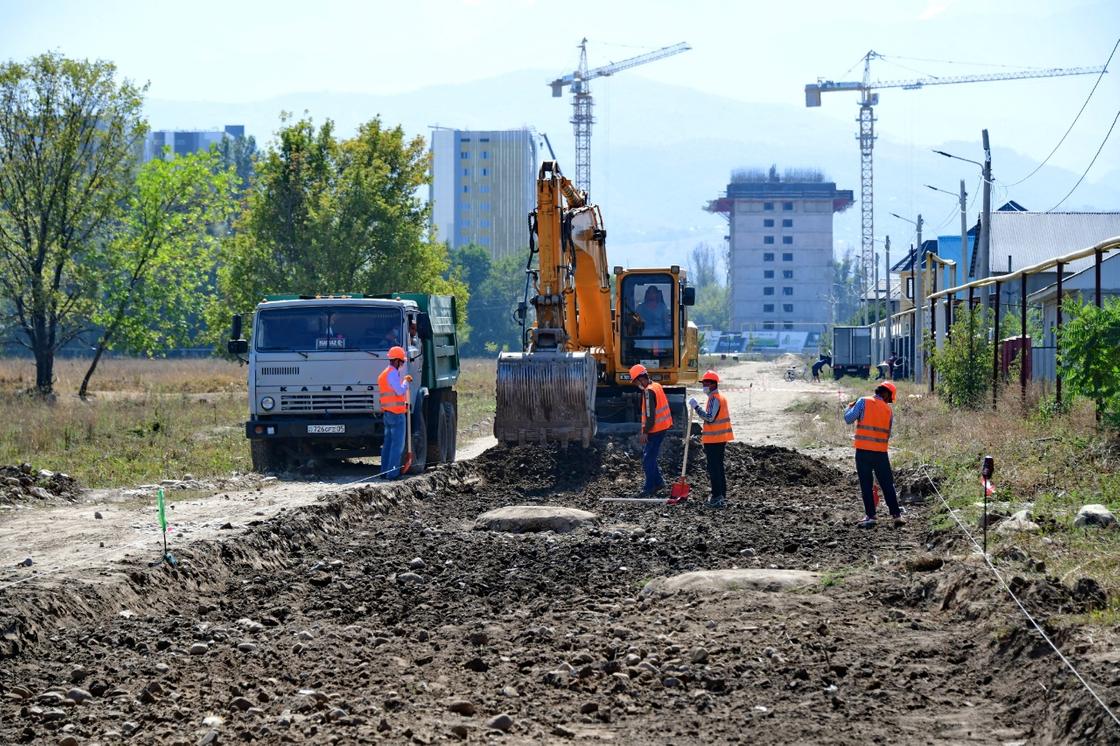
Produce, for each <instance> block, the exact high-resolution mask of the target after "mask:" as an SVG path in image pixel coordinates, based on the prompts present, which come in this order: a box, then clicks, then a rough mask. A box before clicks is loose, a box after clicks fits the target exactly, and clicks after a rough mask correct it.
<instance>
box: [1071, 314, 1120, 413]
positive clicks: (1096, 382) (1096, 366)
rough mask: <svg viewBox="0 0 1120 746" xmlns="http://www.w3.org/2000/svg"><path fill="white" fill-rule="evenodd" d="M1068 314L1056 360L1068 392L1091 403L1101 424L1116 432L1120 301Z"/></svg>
mask: <svg viewBox="0 0 1120 746" xmlns="http://www.w3.org/2000/svg"><path fill="white" fill-rule="evenodd" d="M1068 313H1069V320H1068V321H1066V322H1065V323H1064V324H1063V325H1062V329H1061V358H1060V360H1059V365H1060V366H1061V370H1062V375H1063V377H1064V380H1065V382H1066V385H1067V387H1068V391H1069V392H1070V393H1071V394H1072V395H1074V396H1084V397H1086V398H1088V399H1091V400H1092V401H1093V403H1094V404H1096V406H1097V412H1099V413H1100V415H1101V418H1102V420H1103V421H1105V422H1106V423H1107V424H1109V425H1110V426H1111V427H1113V428H1120V298H1110V299H1109V300H1108V302H1106V303H1105V304H1104V305H1103V306H1102V307H1101V308H1097V307H1096V305H1094V304H1092V303H1084V304H1075V305H1073V307H1072V308H1069V310H1068Z"/></svg>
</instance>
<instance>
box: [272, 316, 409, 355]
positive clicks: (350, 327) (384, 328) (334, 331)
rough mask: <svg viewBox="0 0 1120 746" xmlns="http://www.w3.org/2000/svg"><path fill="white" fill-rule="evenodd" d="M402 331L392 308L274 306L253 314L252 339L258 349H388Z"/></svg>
mask: <svg viewBox="0 0 1120 746" xmlns="http://www.w3.org/2000/svg"><path fill="white" fill-rule="evenodd" d="M403 330H404V316H403V314H401V312H400V310H399V309H396V308H376V307H360V308H355V307H348V306H329V307H324V306H318V307H308V308H277V309H274V310H267V311H261V312H260V313H258V314H257V333H256V340H255V341H256V348H257V351H258V352H310V351H320V352H327V351H346V350H388V349H389V348H390V347H393V346H394V345H399V344H401V339H402V332H403Z"/></svg>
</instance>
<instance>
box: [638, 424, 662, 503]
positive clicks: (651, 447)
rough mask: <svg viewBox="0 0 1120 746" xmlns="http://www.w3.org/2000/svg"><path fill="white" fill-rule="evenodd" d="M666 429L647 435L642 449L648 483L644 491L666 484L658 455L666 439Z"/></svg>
mask: <svg viewBox="0 0 1120 746" xmlns="http://www.w3.org/2000/svg"><path fill="white" fill-rule="evenodd" d="M665 433H666V431H665V430H662V431H661V432H659V433H651V434H649V435H647V436H646V445H645V448H643V449H642V471H644V472H645V474H646V483H645V486H644V487H642V490H643V491H644V492H654V491H656V490H659V489H661V488H662V487H664V486H665V480H664V479H662V477H661V467H660V466H658V465H657V456H658V455H659V454H660V453H661V441H663V440H665Z"/></svg>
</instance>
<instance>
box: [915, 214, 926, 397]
mask: <svg viewBox="0 0 1120 746" xmlns="http://www.w3.org/2000/svg"><path fill="white" fill-rule="evenodd" d="M914 225H915V226H917V229H918V230H917V238H918V245H917V246H916V247H915V248H914V327H915V329H914V334H913V345H914V369H913V370H914V383H921V382H922V380H923V379H924V378H925V348H924V346H923V345H924V343H925V337H926V284H925V273H924V272H923V270H922V265H923V264H924V263H925V254H924V253H923V252H922V216H921V214H920V213H919V214H918V222H916V223H915V224H914Z"/></svg>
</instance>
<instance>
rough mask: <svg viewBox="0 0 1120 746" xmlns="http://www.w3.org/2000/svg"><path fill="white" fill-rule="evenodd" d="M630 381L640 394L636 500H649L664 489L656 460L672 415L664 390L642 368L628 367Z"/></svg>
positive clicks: (671, 421)
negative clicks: (639, 473)
mask: <svg viewBox="0 0 1120 746" xmlns="http://www.w3.org/2000/svg"><path fill="white" fill-rule="evenodd" d="M630 380H631V381H633V382H634V385H636V386H637V387H638V388H640V389H641V390H642V405H641V406H642V429H641V433H640V435H639V436H638V441H639V442H640V443H641V444H642V471H643V472H645V484H644V485H643V487H642V491H641V493H639V495H638V497H651V496H653V495H656V494H657V493H658V492H659V491H660V490H662V489H664V488H665V480H664V478H662V476H661V467H660V466H658V464H657V457H658V455H660V453H661V443H662V442H663V441H664V440H665V433H667V432H669V429H670V428H671V427H672V426H673V414H672V412H670V411H669V397H668V396H666V395H665V389H664V388H662V386H661V384H660V383H658V382H657V381H653V380H651V379H650V377H649V371H647V370H646V366H644V365H634V366H631V368H630Z"/></svg>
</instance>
